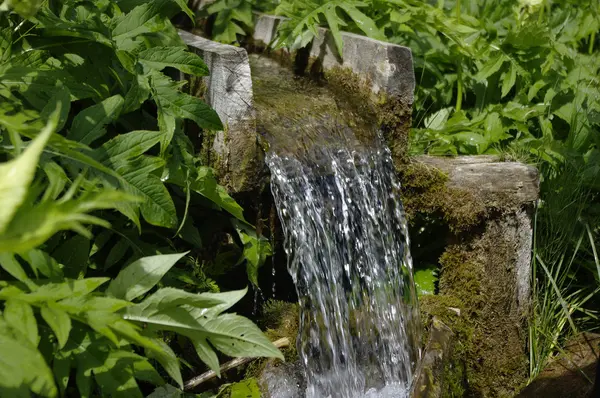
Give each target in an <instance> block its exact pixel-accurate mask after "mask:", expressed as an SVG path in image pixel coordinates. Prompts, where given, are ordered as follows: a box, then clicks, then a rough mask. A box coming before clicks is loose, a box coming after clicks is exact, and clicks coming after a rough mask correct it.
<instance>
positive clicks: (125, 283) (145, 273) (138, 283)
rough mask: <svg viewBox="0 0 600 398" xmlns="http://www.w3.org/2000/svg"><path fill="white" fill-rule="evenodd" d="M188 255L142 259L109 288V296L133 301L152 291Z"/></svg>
mask: <svg viewBox="0 0 600 398" xmlns="http://www.w3.org/2000/svg"><path fill="white" fill-rule="evenodd" d="M186 254H187V252H186V253H181V254H164V255H159V256H151V257H144V258H141V259H139V260H137V261H135V262H133V263H132V264H130V265H129V266H127V267H126V268H125V269H123V270H122V271H121V272H119V275H117V277H116V278H115V279H113V280H112V281H111V283H110V285H109V286H108V290H107V291H106V293H107V294H110V295H111V296H113V297H116V298H121V299H125V300H127V301H131V300H133V299H135V298H137V297H139V296H141V295H143V294H145V293H147V292H148V291H149V290H150V289H152V288H153V287H154V286H156V284H157V283H158V282H159V281H160V280H161V278H162V277H163V276H164V275H165V274H166V273H167V272H168V271H169V270H170V269H171V267H173V266H174V265H175V263H177V261H179V260H181V259H182V258H183V256H185V255H186Z"/></svg>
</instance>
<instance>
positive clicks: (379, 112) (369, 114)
mask: <svg viewBox="0 0 600 398" xmlns="http://www.w3.org/2000/svg"><path fill="white" fill-rule="evenodd" d="M311 70H319V68H316V67H315V66H314V65H313V66H312V67H311ZM324 77H325V80H326V81H327V83H328V85H329V87H331V88H332V90H333V91H334V92H336V93H337V94H338V96H339V97H340V98H349V100H348V103H349V104H350V105H351V106H352V107H353V108H354V112H356V113H357V114H359V115H361V117H362V118H364V119H365V120H370V121H371V123H372V124H375V125H377V126H378V128H379V129H380V130H381V131H382V133H383V136H384V139H385V141H386V144H387V145H388V147H389V148H390V150H391V152H392V158H393V159H394V164H395V165H396V167H400V166H401V165H403V164H406V163H407V162H408V155H407V152H408V137H409V132H410V128H411V125H412V104H409V103H407V102H405V101H403V100H402V99H400V98H396V97H391V96H388V95H387V94H386V93H379V94H377V95H375V94H373V92H372V90H371V87H372V84H371V82H370V81H369V80H368V79H364V78H361V77H360V76H358V75H357V74H356V73H354V72H353V71H352V70H351V69H349V68H341V67H334V68H331V69H329V70H327V71H325V72H324Z"/></svg>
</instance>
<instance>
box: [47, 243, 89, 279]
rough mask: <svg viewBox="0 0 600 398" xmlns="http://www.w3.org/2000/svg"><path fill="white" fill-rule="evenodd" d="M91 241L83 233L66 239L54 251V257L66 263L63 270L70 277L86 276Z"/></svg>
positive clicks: (63, 263)
mask: <svg viewBox="0 0 600 398" xmlns="http://www.w3.org/2000/svg"><path fill="white" fill-rule="evenodd" d="M90 249H91V242H90V240H89V239H88V238H86V237H84V236H81V235H74V236H73V237H71V238H69V239H67V240H65V241H64V242H63V243H62V244H61V245H60V246H58V247H57V248H56V249H55V250H54V251H53V252H52V257H53V258H55V259H56V261H58V262H59V263H61V264H62V265H64V268H63V272H64V273H65V274H66V276H67V277H69V278H74V279H76V278H79V277H80V276H84V275H85V272H86V270H87V264H88V258H89V255H90Z"/></svg>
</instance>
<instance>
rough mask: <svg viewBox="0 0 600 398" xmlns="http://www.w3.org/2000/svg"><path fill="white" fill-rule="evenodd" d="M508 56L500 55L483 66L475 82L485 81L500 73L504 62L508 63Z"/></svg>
mask: <svg viewBox="0 0 600 398" xmlns="http://www.w3.org/2000/svg"><path fill="white" fill-rule="evenodd" d="M506 61H507V59H506V56H505V55H504V54H499V55H497V56H496V57H494V58H492V59H491V60H490V61H489V62H487V63H486V64H484V65H483V67H482V68H480V69H479V72H478V73H477V75H475V80H478V81H484V80H486V79H487V78H489V77H490V76H492V75H493V74H494V73H496V72H498V71H499V70H500V68H501V67H502V65H504V62H506Z"/></svg>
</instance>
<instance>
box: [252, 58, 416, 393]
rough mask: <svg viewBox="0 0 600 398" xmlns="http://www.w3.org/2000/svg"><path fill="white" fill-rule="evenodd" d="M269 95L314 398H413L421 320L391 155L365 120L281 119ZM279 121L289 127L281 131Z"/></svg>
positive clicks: (274, 183) (277, 182)
mask: <svg viewBox="0 0 600 398" xmlns="http://www.w3.org/2000/svg"><path fill="white" fill-rule="evenodd" d="M271 70H272V69H271ZM253 72H254V71H253ZM262 83H263V84H265V83H264V81H262ZM271 83H272V84H275V83H276V81H275V82H273V81H271ZM286 84H290V82H289V81H287V82H286ZM302 84H305V83H302ZM305 89H306V87H302V90H305ZM255 90H256V88H255ZM271 90H272V87H271ZM299 90H300V88H298V89H296V90H292V91H296V93H295V94H294V95H298V91H299ZM314 90H315V91H314V92H310V94H309V95H310V97H311V101H309V103H313V104H314V103H318V104H319V107H318V108H319V109H323V103H324V102H325V103H326V102H327V98H328V96H327V93H326V92H325V91H323V89H321V88H314ZM258 91H259V93H260V88H259V90H258ZM290 95H292V94H290ZM268 99H269V100H267V101H264V102H261V100H260V96H258V100H257V108H258V110H259V120H261V113H262V114H264V112H269V115H271V116H270V117H267V118H266V119H269V123H270V128H268V131H264V132H263V133H264V134H265V135H266V136H267V138H268V140H269V143H270V151H269V153H268V155H267V164H268V166H269V169H270V171H271V187H272V191H273V196H274V198H275V202H276V205H277V209H278V213H279V218H280V220H281V223H282V226H283V230H284V234H285V250H286V253H287V256H288V269H289V272H290V274H291V275H292V278H293V279H294V282H295V284H296V289H297V292H298V297H299V300H300V308H301V322H300V335H299V338H298V352H299V355H300V358H301V361H302V365H303V367H304V370H305V373H306V385H307V388H306V397H308V398H328V397H331V398H358V397H361V398H362V397H369V398H388V397H389V398H392V397H393V398H403V397H407V396H408V392H407V391H408V389H409V387H410V381H411V379H412V374H413V371H414V368H415V363H416V360H417V357H418V355H419V352H418V349H417V347H418V339H419V325H420V323H419V319H418V311H417V300H416V294H415V289H414V282H413V279H412V263H411V257H410V253H409V250H408V247H409V241H408V233H407V224H406V219H405V216H404V211H403V207H402V203H401V201H400V198H399V189H400V186H399V183H398V181H397V180H396V178H395V172H394V166H393V163H392V159H391V155H390V152H389V150H388V149H387V148H386V146H385V145H384V144H383V142H382V140H381V139H380V138H379V137H378V135H377V134H376V132H373V134H371V135H370V137H369V138H368V139H367V140H365V139H364V137H361V138H360V139H359V138H357V137H356V136H355V134H354V132H355V129H356V123H353V122H348V121H347V120H340V119H339V118H337V117H332V115H331V108H329V107H328V108H327V109H328V112H327V113H326V114H322V113H320V112H318V109H313V110H310V112H301V114H302V115H305V116H301V117H299V116H298V115H294V116H293V117H287V116H283V115H279V116H278V117H275V118H274V117H272V109H271V108H269V106H271V107H272V103H271V105H268V103H269V101H277V100H276V99H274V97H273V95H272V92H271V94H270V95H269V96H268ZM320 101H321V102H320ZM291 103H294V104H298V106H301V104H302V101H300V99H298V98H294V99H293V100H292V101H291ZM265 104H267V105H265ZM261 105H262V106H264V107H263V108H262V109H263V110H262V112H261ZM264 119H265V118H264V117H263V120H264ZM273 121H278V123H279V125H281V126H284V129H283V130H281V131H279V132H275V133H274V132H273V131H272V130H273V126H272V124H273ZM365 141H366V143H365ZM275 398H278V397H275Z"/></svg>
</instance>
